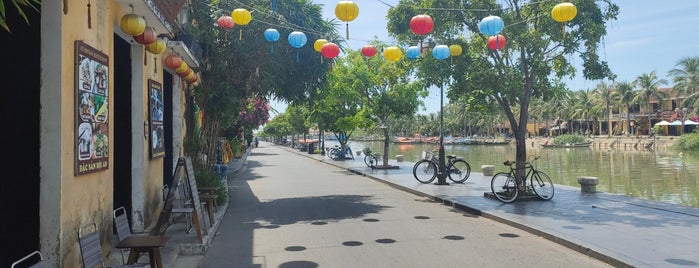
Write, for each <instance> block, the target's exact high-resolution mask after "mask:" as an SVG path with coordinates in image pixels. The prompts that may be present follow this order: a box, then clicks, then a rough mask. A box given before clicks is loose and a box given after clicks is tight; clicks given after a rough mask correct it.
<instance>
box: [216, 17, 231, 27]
mask: <svg viewBox="0 0 699 268" xmlns="http://www.w3.org/2000/svg"><path fill="white" fill-rule="evenodd" d="M216 23H217V24H218V27H221V28H225V29H233V26H235V22H234V21H233V18H231V16H221V17H220V18H218V20H216Z"/></svg>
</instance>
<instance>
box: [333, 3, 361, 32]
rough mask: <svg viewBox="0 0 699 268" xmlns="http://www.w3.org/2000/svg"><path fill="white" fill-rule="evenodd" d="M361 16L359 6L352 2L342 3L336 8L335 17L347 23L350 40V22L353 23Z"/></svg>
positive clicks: (346, 29)
mask: <svg viewBox="0 0 699 268" xmlns="http://www.w3.org/2000/svg"><path fill="white" fill-rule="evenodd" d="M358 15H359V6H357V3H355V2H352V1H340V2H339V3H337V6H335V16H336V17H337V18H338V19H340V20H341V21H344V22H347V23H346V24H345V25H346V26H345V31H346V35H347V39H349V22H350V21H353V20H354V19H356V18H357V16H358Z"/></svg>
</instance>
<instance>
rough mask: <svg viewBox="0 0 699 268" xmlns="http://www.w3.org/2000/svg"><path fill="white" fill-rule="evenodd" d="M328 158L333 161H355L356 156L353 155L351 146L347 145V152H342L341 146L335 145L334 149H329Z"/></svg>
mask: <svg viewBox="0 0 699 268" xmlns="http://www.w3.org/2000/svg"><path fill="white" fill-rule="evenodd" d="M327 151H328V156H330V159H332V160H340V159H352V160H354V155H353V154H352V148H350V146H349V144H347V145H345V150H342V148H341V147H340V145H335V146H334V147H331V148H328V149H327Z"/></svg>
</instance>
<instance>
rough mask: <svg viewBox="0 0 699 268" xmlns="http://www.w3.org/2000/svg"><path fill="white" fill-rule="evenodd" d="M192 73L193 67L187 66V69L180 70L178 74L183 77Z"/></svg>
mask: <svg viewBox="0 0 699 268" xmlns="http://www.w3.org/2000/svg"><path fill="white" fill-rule="evenodd" d="M191 73H192V69H189V67H187V69H184V70H183V71H181V72H178V73H177V74H178V75H179V76H181V77H187V76H188V75H189V74H191Z"/></svg>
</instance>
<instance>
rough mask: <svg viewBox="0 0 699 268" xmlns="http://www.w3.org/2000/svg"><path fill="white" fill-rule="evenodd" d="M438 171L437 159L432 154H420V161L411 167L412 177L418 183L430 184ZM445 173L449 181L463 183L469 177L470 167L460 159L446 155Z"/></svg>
mask: <svg viewBox="0 0 699 268" xmlns="http://www.w3.org/2000/svg"><path fill="white" fill-rule="evenodd" d="M438 170H439V158H437V157H436V156H434V153H432V152H422V159H421V160H420V161H417V163H415V166H413V176H415V179H416V180H417V181H419V182H420V183H425V184H427V183H430V182H432V181H434V179H435V178H436V177H437V173H438V172H437V171H438ZM446 171H447V172H446V173H447V174H448V176H449V179H450V180H451V181H453V182H455V183H463V182H465V181H466V180H468V177H469V176H470V175H471V165H469V164H468V162H466V160H464V159H463V158H461V157H458V156H456V155H448V156H447V163H446Z"/></svg>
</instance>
